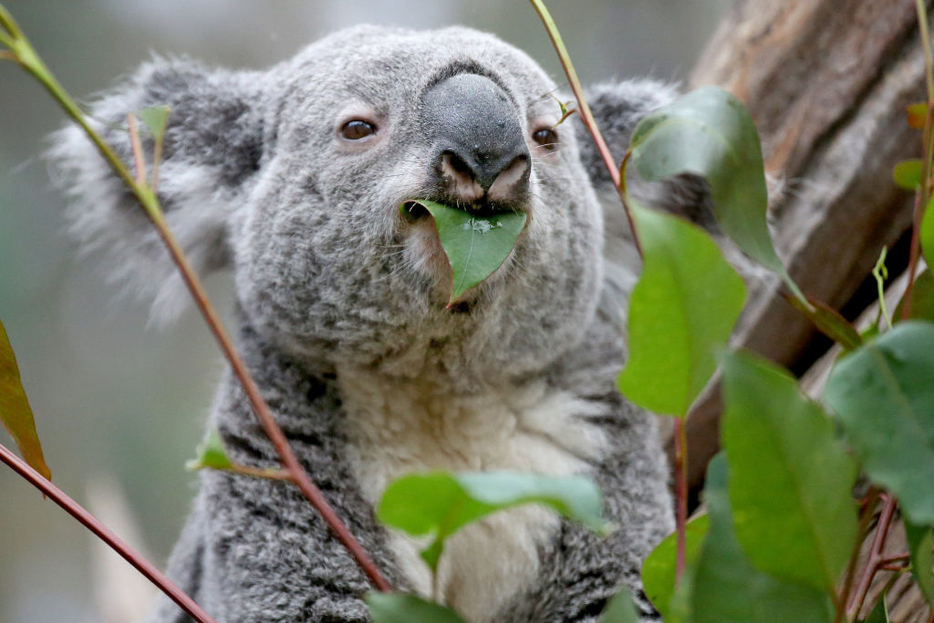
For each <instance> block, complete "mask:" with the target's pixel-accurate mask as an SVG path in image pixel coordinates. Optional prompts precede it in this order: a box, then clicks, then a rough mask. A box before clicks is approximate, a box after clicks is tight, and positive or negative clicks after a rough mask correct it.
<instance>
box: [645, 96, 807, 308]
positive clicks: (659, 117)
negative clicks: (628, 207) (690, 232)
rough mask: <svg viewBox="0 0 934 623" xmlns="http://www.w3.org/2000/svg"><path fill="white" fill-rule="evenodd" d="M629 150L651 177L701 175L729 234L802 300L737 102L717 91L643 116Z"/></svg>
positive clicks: (754, 142) (752, 130)
mask: <svg viewBox="0 0 934 623" xmlns="http://www.w3.org/2000/svg"><path fill="white" fill-rule="evenodd" d="M630 149H631V150H632V162H633V165H634V166H635V167H636V169H637V170H638V171H639V174H640V175H642V177H644V178H645V179H647V180H651V181H656V180H662V179H665V178H668V177H672V176H674V175H679V174H682V173H694V174H697V175H702V176H704V178H705V179H706V180H707V182H708V184H709V185H710V192H711V198H712V199H713V211H714V215H715V216H716V217H717V222H718V223H719V224H720V227H721V228H722V229H723V231H724V233H726V234H727V235H728V236H729V237H730V238H731V239H732V240H733V241H734V242H735V243H736V244H737V245H738V246H739V248H741V249H742V250H743V251H745V252H746V253H748V254H749V255H750V256H752V257H753V258H755V259H756V260H757V261H759V262H760V263H761V264H762V265H763V266H765V267H767V268H769V269H771V270H773V271H775V272H776V273H778V274H779V275H781V276H782V278H783V279H784V280H785V282H786V283H787V284H788V286H789V288H791V290H792V291H793V292H794V294H795V296H797V297H798V298H800V299H801V300H804V295H803V294H801V291H800V290H799V289H798V287H797V286H796V285H795V284H794V282H793V281H792V280H791V277H790V276H789V275H788V272H787V271H786V270H785V267H784V265H782V262H781V260H780V259H779V258H778V254H776V253H775V248H774V247H773V246H772V238H771V236H770V235H769V228H768V224H767V222H766V208H767V206H768V191H767V189H766V186H765V171H764V166H763V162H762V148H761V147H760V145H759V134H758V132H757V131H756V126H755V123H753V120H752V116H750V114H749V111H748V110H746V107H745V106H743V104H742V103H741V102H740V101H739V100H738V99H736V98H735V97H733V96H732V95H730V94H729V93H727V92H726V91H724V90H723V89H720V88H718V87H713V86H709V87H703V88H700V89H697V90H695V91H691V92H690V93H687V94H686V95H684V96H683V97H680V98H678V99H677V100H675V101H674V102H672V103H671V104H669V105H667V106H663V107H661V108H659V109H658V110H656V111H654V112H652V113H650V114H648V115H646V117H645V118H644V119H643V120H642V121H641V122H640V123H639V125H638V126H637V127H636V129H635V131H634V132H633V134H632V139H631V140H630Z"/></svg>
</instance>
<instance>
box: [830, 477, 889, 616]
mask: <svg viewBox="0 0 934 623" xmlns="http://www.w3.org/2000/svg"><path fill="white" fill-rule="evenodd" d="M879 495H880V492H879V489H878V488H877V487H875V486H871V487H869V492H868V493H867V494H866V497H865V498H863V500H862V504H861V506H860V514H859V529H858V530H857V533H856V534H857V538H856V542H855V543H854V544H853V551H852V552H851V553H850V560H849V562H848V563H847V565H846V577H845V579H844V580H843V590H842V591H840V598H839V599H835V600H834V606H835V608H836V611H837V613H836V616H835V617H834V623H841V622H842V621H843V618H844V617H845V616H846V607H847V603H848V602H849V600H850V593H851V592H852V591H853V581H854V580H855V579H856V563H857V562H858V561H859V551H860V549H861V546H862V543H863V540H864V539H865V538H866V534H867V531H868V530H869V523H870V522H871V521H872V517H873V515H875V512H876V505H877V504H878V503H879Z"/></svg>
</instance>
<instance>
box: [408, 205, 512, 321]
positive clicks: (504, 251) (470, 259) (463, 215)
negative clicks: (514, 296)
mask: <svg viewBox="0 0 934 623" xmlns="http://www.w3.org/2000/svg"><path fill="white" fill-rule="evenodd" d="M413 204H414V205H418V206H421V207H423V208H425V209H426V210H428V212H429V214H431V216H432V218H433V219H434V222H435V228H436V229H437V230H438V238H439V239H440V240H441V247H442V248H443V249H444V253H445V254H446V255H447V256H448V262H449V263H450V265H451V273H452V277H453V279H452V290H451V299H450V301H449V304H450V303H453V302H454V301H456V300H457V299H458V297H460V295H462V294H463V293H464V292H466V291H467V290H469V289H471V288H473V287H474V286H477V285H479V284H480V283H482V282H483V281H485V280H486V279H487V278H488V277H489V276H490V275H492V274H493V273H494V272H495V271H496V269H497V268H499V267H500V266H501V265H502V264H503V262H504V261H506V257H507V256H509V253H510V252H511V251H512V249H513V247H514V246H515V245H516V240H517V239H518V238H519V234H521V233H522V228H523V227H525V222H526V220H527V217H526V215H525V213H524V212H497V213H496V214H491V215H478V214H471V213H470V212H467V211H465V210H460V209H458V208H452V207H450V206H446V205H444V204H443V203H436V202H434V201H416V200H409V201H406V202H405V203H403V204H402V205H401V206H400V207H399V209H400V210H401V211H402V212H403V213H404V214H408V213H411V210H412V206H413Z"/></svg>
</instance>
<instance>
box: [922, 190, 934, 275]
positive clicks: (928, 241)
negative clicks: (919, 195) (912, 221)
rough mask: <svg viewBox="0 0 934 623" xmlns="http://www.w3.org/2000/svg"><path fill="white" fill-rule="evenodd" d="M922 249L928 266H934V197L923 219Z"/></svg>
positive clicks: (929, 202) (925, 210)
mask: <svg viewBox="0 0 934 623" xmlns="http://www.w3.org/2000/svg"><path fill="white" fill-rule="evenodd" d="M920 237H921V249H922V250H923V251H924V259H925V260H927V263H928V266H934V197H931V200H930V201H928V204H927V207H925V208H924V216H923V217H922V218H921V232H920Z"/></svg>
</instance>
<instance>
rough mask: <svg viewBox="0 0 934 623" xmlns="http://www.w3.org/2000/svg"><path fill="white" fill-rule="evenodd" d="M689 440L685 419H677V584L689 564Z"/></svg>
mask: <svg viewBox="0 0 934 623" xmlns="http://www.w3.org/2000/svg"><path fill="white" fill-rule="evenodd" d="M687 448H688V439H687V427H686V426H685V425H684V418H675V480H676V481H677V493H676V495H677V506H676V508H677V510H676V515H675V522H676V524H675V525H676V530H677V532H678V544H677V553H676V555H675V584H678V583H680V582H681V576H682V575H683V574H684V568H685V565H686V564H687V562H686V561H687V555H686V544H687V532H686V530H687V528H686V527H687V521H688V479H687V473H688V453H687Z"/></svg>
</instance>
